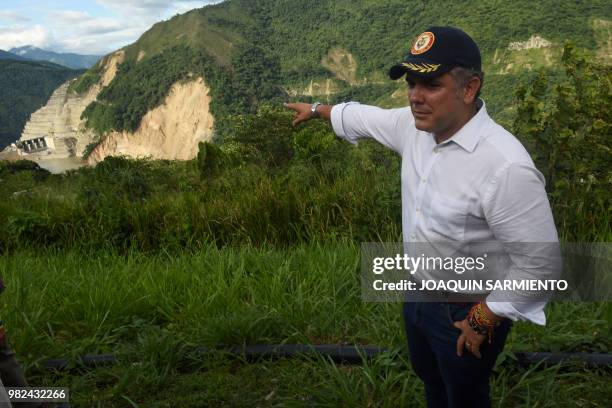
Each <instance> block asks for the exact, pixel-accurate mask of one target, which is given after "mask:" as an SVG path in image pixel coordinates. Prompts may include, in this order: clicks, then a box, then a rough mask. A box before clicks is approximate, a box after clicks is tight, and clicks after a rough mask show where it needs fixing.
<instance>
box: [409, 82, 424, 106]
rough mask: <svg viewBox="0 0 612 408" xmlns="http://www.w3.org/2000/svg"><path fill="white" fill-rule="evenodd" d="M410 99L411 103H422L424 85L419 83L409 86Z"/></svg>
mask: <svg viewBox="0 0 612 408" xmlns="http://www.w3.org/2000/svg"><path fill="white" fill-rule="evenodd" d="M408 99H409V100H410V103H422V102H423V92H422V87H421V86H420V85H419V84H416V85H413V86H412V87H410V88H408Z"/></svg>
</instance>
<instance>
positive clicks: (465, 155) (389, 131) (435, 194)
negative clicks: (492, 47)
mask: <svg viewBox="0 0 612 408" xmlns="http://www.w3.org/2000/svg"><path fill="white" fill-rule="evenodd" d="M479 102H482V101H479ZM331 123H332V126H333V129H334V132H335V133H336V134H337V135H338V136H339V137H342V138H344V139H346V140H347V141H349V142H351V143H353V144H356V143H357V140H358V139H360V138H367V137H370V138H374V139H375V140H377V141H378V142H380V143H382V144H383V145H384V146H386V147H388V148H389V149H392V150H394V151H395V152H397V153H398V154H399V155H400V156H401V157H402V167H401V191H402V230H403V235H404V241H405V242H436V241H461V242H484V241H496V242H500V243H529V242H533V243H543V242H558V237H557V230H556V228H555V224H554V221H553V217H552V212H551V209H550V204H549V202H548V197H547V195H546V191H545V189H544V177H543V176H542V174H541V173H540V172H539V171H538V170H537V169H536V167H535V166H534V164H533V161H532V160H531V157H530V156H529V154H528V153H527V151H526V150H525V148H524V147H523V145H522V144H521V143H520V142H519V141H518V140H517V139H516V138H515V137H514V136H513V135H512V134H511V133H509V132H508V131H506V130H505V129H504V128H503V127H501V126H500V125H498V124H497V123H495V122H494V121H493V120H492V119H491V118H490V117H489V115H488V114H487V111H486V107H485V105H484V102H482V106H481V108H480V109H479V111H478V113H477V114H476V115H475V116H474V117H472V119H471V120H470V121H469V122H468V123H466V124H465V125H464V126H463V127H462V128H461V129H460V130H459V131H458V132H457V133H455V134H454V135H453V136H452V137H451V138H450V139H447V140H445V141H444V142H442V143H440V144H436V141H435V139H434V136H433V135H432V134H431V133H428V132H424V131H420V130H418V129H417V128H416V127H415V124H414V117H413V116H412V112H411V110H410V108H409V107H405V108H398V109H381V108H378V107H375V106H368V105H361V104H359V103H355V102H349V103H343V104H339V105H335V106H334V107H333V108H332V111H331ZM513 260H514V258H513ZM519 262H520V261H519ZM514 269H516V270H517V271H518V270H519V269H522V270H521V271H520V272H523V274H522V276H523V277H524V276H525V273H524V272H525V271H526V270H527V276H529V275H530V274H533V275H535V276H537V274H538V271H537V270H534V268H531V267H525V268H520V265H519V266H518V267H516V265H515V268H514ZM516 276H521V274H520V273H518V274H516ZM516 276H515V277H516ZM492 294H493V293H491V294H489V296H488V298H487V305H488V306H489V308H490V309H491V310H492V311H493V312H494V313H495V314H497V315H499V316H504V317H507V318H510V319H512V320H529V321H532V322H534V323H537V324H541V325H544V324H545V323H546V319H545V315H544V311H543V310H544V306H545V304H546V302H545V301H538V302H531V303H518V302H505V301H504V302H499V301H497V302H496V301H492V299H494V298H492Z"/></svg>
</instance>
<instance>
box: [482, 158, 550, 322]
mask: <svg viewBox="0 0 612 408" xmlns="http://www.w3.org/2000/svg"><path fill="white" fill-rule="evenodd" d="M483 209H484V212H485V217H486V219H487V222H488V223H489V226H490V228H491V231H492V232H493V233H494V235H495V238H496V239H497V240H498V241H499V242H501V243H502V244H503V246H504V249H505V252H506V253H507V254H508V255H509V257H510V259H511V261H512V266H511V267H510V269H509V270H508V272H507V274H506V276H505V277H504V279H506V280H511V281H524V280H540V281H542V280H555V279H558V278H559V276H560V274H561V254H560V247H559V239H558V236H557V229H556V227H555V223H554V220H553V216H552V211H551V208H550V203H549V201H548V196H547V194H546V190H545V188H544V177H543V176H542V174H541V173H540V172H539V171H538V170H537V169H536V168H535V167H534V166H533V164H531V163H509V164H507V165H505V166H503V167H502V168H500V170H499V171H498V174H496V175H495V177H494V179H492V180H491V184H490V188H489V191H488V193H487V195H486V196H485V199H484V200H483ZM551 294H552V292H546V293H543V292H533V291H528V290H525V291H522V290H514V291H512V292H510V293H509V292H502V291H496V290H494V291H492V292H491V293H490V294H489V295H488V297H487V299H486V302H487V305H488V306H489V308H490V309H491V311H492V312H493V313H495V314H497V315H499V316H503V317H507V318H509V319H512V320H515V321H516V320H527V321H531V322H533V323H536V324H539V325H545V324H546V317H545V314H544V307H545V305H546V303H547V301H548V300H549V298H550V296H551Z"/></svg>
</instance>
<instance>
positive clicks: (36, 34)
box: [0, 24, 51, 50]
mask: <svg viewBox="0 0 612 408" xmlns="http://www.w3.org/2000/svg"><path fill="white" fill-rule="evenodd" d="M50 43H51V38H50V36H49V33H48V32H47V30H45V28H44V27H43V26H41V25H39V24H37V25H35V26H32V27H22V26H13V27H1V28H0V49H2V50H9V49H11V48H14V47H21V46H24V45H34V46H36V47H40V48H44V47H47V46H49V45H50Z"/></svg>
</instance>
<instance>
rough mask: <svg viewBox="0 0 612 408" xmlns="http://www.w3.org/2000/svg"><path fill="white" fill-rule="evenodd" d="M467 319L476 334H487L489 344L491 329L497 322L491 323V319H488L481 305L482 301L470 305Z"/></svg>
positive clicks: (491, 335) (491, 334)
mask: <svg viewBox="0 0 612 408" xmlns="http://www.w3.org/2000/svg"><path fill="white" fill-rule="evenodd" d="M467 321H468V324H469V325H470V327H471V328H472V330H474V331H475V332H476V333H477V334H480V335H483V336H488V337H489V344H491V340H492V338H493V330H494V329H495V327H496V326H497V324H495V323H493V322H492V321H491V319H489V316H487V314H486V313H485V311H484V308H483V307H482V302H479V303H477V304H475V305H474V306H472V308H471V309H470V312H469V313H468V316H467ZM498 324H499V323H498Z"/></svg>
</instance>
